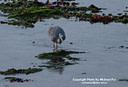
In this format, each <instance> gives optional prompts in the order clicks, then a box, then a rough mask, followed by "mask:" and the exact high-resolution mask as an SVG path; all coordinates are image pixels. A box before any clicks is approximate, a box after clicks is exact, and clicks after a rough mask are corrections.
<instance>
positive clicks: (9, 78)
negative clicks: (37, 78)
mask: <svg viewBox="0 0 128 87" xmlns="http://www.w3.org/2000/svg"><path fill="white" fill-rule="evenodd" d="M4 79H7V80H9V81H10V82H20V83H23V82H29V81H33V80H30V79H22V78H17V77H5V78H4Z"/></svg>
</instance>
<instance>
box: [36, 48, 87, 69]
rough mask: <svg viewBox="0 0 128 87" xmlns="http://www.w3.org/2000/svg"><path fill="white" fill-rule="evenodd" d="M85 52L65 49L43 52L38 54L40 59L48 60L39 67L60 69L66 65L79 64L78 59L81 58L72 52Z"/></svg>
mask: <svg viewBox="0 0 128 87" xmlns="http://www.w3.org/2000/svg"><path fill="white" fill-rule="evenodd" d="M79 53H85V52H77V51H65V50H58V51H56V52H48V53H42V54H39V55H37V56H36V58H39V59H43V60H44V59H45V60H47V61H46V62H45V63H43V65H39V66H38V67H46V68H48V69H53V70H59V69H63V67H64V66H67V65H74V64H78V63H77V62H76V61H79V60H80V58H75V57H71V56H70V54H79Z"/></svg>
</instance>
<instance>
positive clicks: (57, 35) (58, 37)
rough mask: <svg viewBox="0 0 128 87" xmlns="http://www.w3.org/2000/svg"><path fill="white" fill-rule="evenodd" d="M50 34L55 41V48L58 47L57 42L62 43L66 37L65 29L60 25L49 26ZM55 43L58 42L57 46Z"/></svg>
mask: <svg viewBox="0 0 128 87" xmlns="http://www.w3.org/2000/svg"><path fill="white" fill-rule="evenodd" d="M48 36H49V37H50V39H51V41H52V42H53V48H54V49H55V50H56V49H57V48H58V46H57V44H61V43H62V42H63V41H64V40H65V39H66V35H65V32H64V30H63V29H62V28H61V27H59V26H53V27H49V30H48ZM55 43H56V46H55Z"/></svg>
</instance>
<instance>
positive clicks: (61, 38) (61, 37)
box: [57, 33, 63, 44]
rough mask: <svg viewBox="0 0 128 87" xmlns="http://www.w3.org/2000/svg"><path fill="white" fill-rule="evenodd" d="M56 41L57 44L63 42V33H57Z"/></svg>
mask: <svg viewBox="0 0 128 87" xmlns="http://www.w3.org/2000/svg"><path fill="white" fill-rule="evenodd" d="M57 42H58V43H59V44H61V43H62V42H63V35H62V34H61V33H60V34H59V38H58V40H57Z"/></svg>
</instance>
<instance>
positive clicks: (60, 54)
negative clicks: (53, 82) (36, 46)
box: [36, 50, 85, 60]
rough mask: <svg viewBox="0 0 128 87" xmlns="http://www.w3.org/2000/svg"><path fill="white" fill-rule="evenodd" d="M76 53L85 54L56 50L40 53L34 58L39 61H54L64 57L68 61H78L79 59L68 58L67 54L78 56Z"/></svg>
mask: <svg viewBox="0 0 128 87" xmlns="http://www.w3.org/2000/svg"><path fill="white" fill-rule="evenodd" d="M78 53H85V52H77V51H65V50H58V51H56V52H48V53H42V54H39V55H37V56H36V57H37V58H39V59H55V58H63V57H66V58H67V59H69V60H79V58H73V57H71V56H69V54H78ZM67 55H68V56H67Z"/></svg>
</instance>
